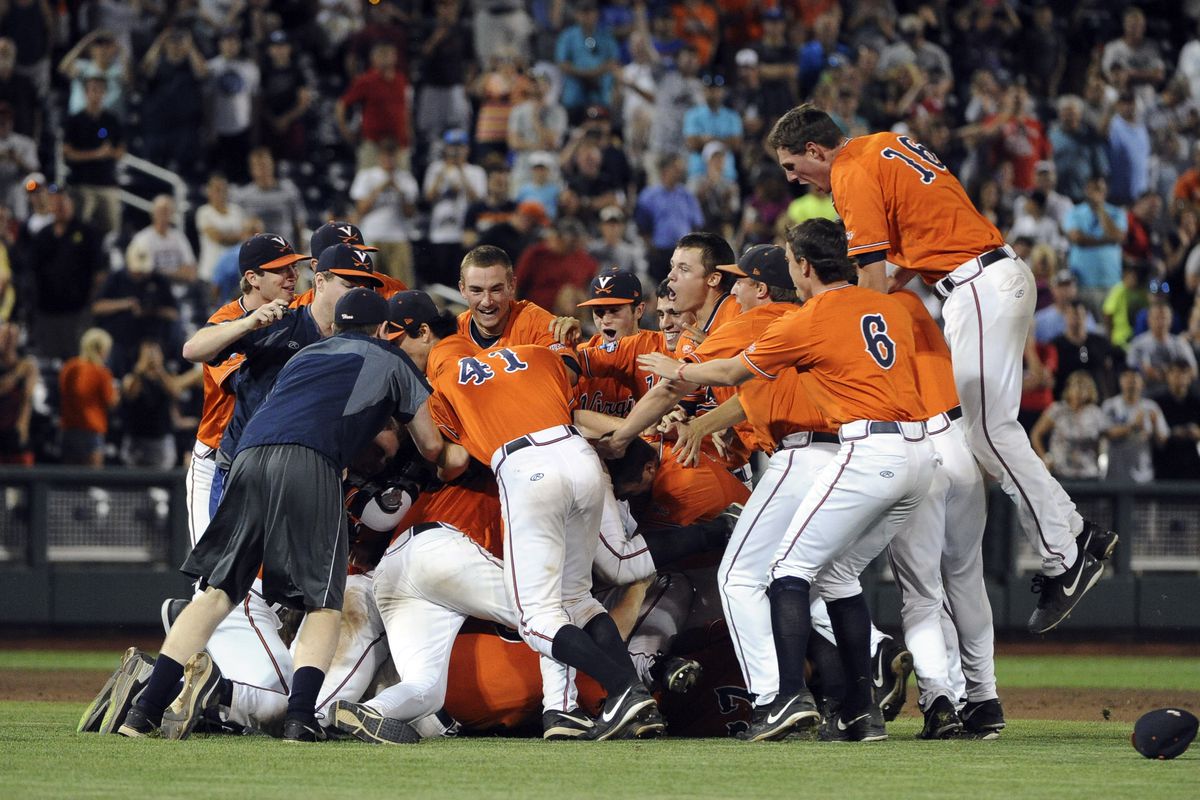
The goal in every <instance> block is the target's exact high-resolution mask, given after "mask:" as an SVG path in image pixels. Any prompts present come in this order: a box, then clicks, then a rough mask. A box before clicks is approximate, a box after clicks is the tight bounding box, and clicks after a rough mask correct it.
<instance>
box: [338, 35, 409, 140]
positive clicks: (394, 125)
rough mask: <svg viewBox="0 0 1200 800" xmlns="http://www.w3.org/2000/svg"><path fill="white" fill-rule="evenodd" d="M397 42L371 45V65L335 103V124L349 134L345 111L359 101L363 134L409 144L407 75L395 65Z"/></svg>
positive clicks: (344, 134) (365, 136) (364, 137)
mask: <svg viewBox="0 0 1200 800" xmlns="http://www.w3.org/2000/svg"><path fill="white" fill-rule="evenodd" d="M398 60H399V54H398V52H397V50H396V46H395V45H394V44H392V43H391V42H387V41H383V42H379V43H377V44H376V45H375V46H374V47H373V48H371V68H370V69H369V70H367V71H366V72H364V73H362V74H361V75H359V76H358V77H357V78H355V79H354V82H353V83H351V84H350V88H349V89H347V90H346V93H345V94H343V95H342V97H341V99H340V100H338V104H337V120H338V127H339V128H340V129H341V131H342V135H343V136H345V137H346V138H347V139H350V138H352V137H351V136H350V132H349V127H348V126H347V121H346V111H347V109H348V108H350V106H354V105H359V104H361V105H362V138H363V139H365V140H366V141H368V142H375V143H379V142H381V141H383V140H384V139H394V140H395V142H396V144H397V145H398V146H399V147H400V148H401V149H405V150H406V149H408V146H409V135H408V132H409V114H408V99H407V93H408V78H406V77H405V76H404V74H403V73H402V72H400V71H399V70H398V69H397V68H396V65H397V62H398Z"/></svg>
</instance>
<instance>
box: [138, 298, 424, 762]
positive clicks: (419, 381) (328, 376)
mask: <svg viewBox="0 0 1200 800" xmlns="http://www.w3.org/2000/svg"><path fill="white" fill-rule="evenodd" d="M386 318H387V304H386V302H385V301H384V300H383V298H381V297H379V295H377V294H376V293H375V292H374V291H372V290H370V289H365V288H360V289H357V290H354V291H350V292H347V293H346V295H345V296H344V297H342V298H341V299H340V300H339V301H338V304H337V306H336V308H335V321H336V325H337V326H338V329H337V331H335V333H337V335H335V336H334V337H332V338H330V339H328V340H327V341H325V342H321V343H318V344H315V345H313V346H311V347H310V348H308V349H307V350H305V351H304V352H303V353H302V354H300V355H298V356H297V357H296V358H294V359H292V360H291V361H289V362H288V363H287V365H286V366H285V367H284V368H283V369H282V370H281V371H280V373H279V376H278V379H277V381H276V384H275V386H274V388H273V389H272V391H271V393H270V394H269V395H268V397H267V398H266V399H265V400H264V401H263V403H262V405H261V407H260V408H259V409H258V410H257V411H256V412H255V414H254V416H253V417H251V419H250V421H249V422H248V423H247V425H246V428H245V430H244V432H243V434H242V436H241V438H240V441H239V444H238V449H237V451H236V452H235V454H234V455H235V458H234V463H233V468H232V469H231V471H230V474H229V487H228V491H227V492H226V494H225V496H224V497H223V498H222V501H221V504H220V506H219V507H218V509H217V513H216V515H215V516H214V517H213V520H212V522H211V524H210V526H209V531H208V532H207V534H206V535H205V537H204V538H202V539H201V541H200V544H199V545H198V546H197V547H196V548H195V549H193V551H192V554H191V555H190V556H189V557H188V560H187V561H186V562H185V563H184V566H183V571H184V572H185V573H187V574H189V575H192V576H193V577H196V578H202V579H203V580H204V583H205V586H206V588H205V591H204V593H203V594H202V595H201V596H200V597H198V598H196V599H195V600H193V601H192V603H190V604H189V605H188V607H187V608H186V609H185V610H184V611H183V613H182V614H181V615H180V617H179V619H178V620H176V622H175V624H174V625H173V626H172V628H171V632H170V633H169V634H167V639H166V641H164V642H163V646H162V650H161V652H160V654H159V656H158V658H157V660H156V661H155V664H154V671H153V673H152V674H151V676H150V680H149V681H148V683H147V685H146V689H145V690H144V691H143V692H142V694H141V695H140V696H139V698H138V700H137V702H136V703H135V705H134V706H133V707H132V708H131V709H130V710H129V713H128V714H127V715H126V718H125V721H124V723H123V724H122V725H121V728H120V730H119V732H120V733H121V734H123V735H125V736H131V737H140V736H147V735H149V734H151V733H153V732H154V731H155V729H157V728H158V727H159V725H160V724H161V721H162V719H163V715H164V711H166V710H167V705H168V703H169V702H170V701H171V698H172V696H173V695H174V694H175V691H176V687H177V684H178V681H179V680H180V678H185V681H184V688H183V691H182V693H180V694H179V696H178V697H176V698H175V701H174V702H171V707H170V712H171V713H172V715H173V716H175V717H176V718H177V719H180V720H181V723H182V724H181V726H180V729H181V730H186V729H187V727H188V722H189V721H190V720H193V719H195V718H197V717H198V715H199V714H200V713H202V712H203V710H204V709H205V708H206V707H208V706H209V705H210V704H211V695H212V693H213V692H214V690H215V687H216V685H217V683H218V681H219V672H218V671H217V670H216V669H215V667H214V665H213V664H212V660H211V658H210V657H209V656H208V655H207V654H206V653H203V652H198V651H200V650H201V648H202V647H203V646H204V644H205V642H206V641H207V639H208V637H209V636H210V635H211V633H212V632H213V630H214V629H215V628H216V627H217V624H218V623H219V622H220V620H221V619H222V618H224V617H225V616H226V615H228V614H229V612H230V611H231V610H232V608H233V606H234V604H235V603H237V602H238V601H240V600H241V599H242V598H244V597H245V596H246V594H247V592H248V591H249V589H250V586H251V584H252V583H253V582H254V579H255V573H256V572H257V570H258V568H259V565H260V564H261V565H262V572H263V578H262V586H263V595H264V599H266V600H268V601H272V602H282V603H286V604H288V605H290V606H292V607H297V608H303V609H305V610H306V611H307V614H306V619H305V624H304V625H302V626H301V629H300V632H299V634H298V641H299V645H298V647H297V650H296V655H295V659H294V661H295V670H294V672H293V676H292V686H291V692H290V693H289V697H288V712H287V716H286V717H285V720H284V726H283V736H284V739H285V740H291V741H314V740H315V739H316V738H317V737H318V736H320V735H321V733H322V731H321V728H320V726H319V724H318V723H317V721H316V717H315V713H314V708H315V705H316V700H317V693H318V691H319V689H320V687H321V683H322V681H323V680H324V673H325V670H326V669H327V668H328V666H329V661H330V658H331V657H332V655H333V647H334V645H335V643H336V640H337V630H338V623H339V616H340V609H341V605H342V591H343V588H344V585H345V574H346V566H347V539H346V518H345V512H344V510H343V508H342V491H341V478H340V475H339V471H340V470H341V469H344V468H345V467H346V466H347V465H348V464H349V462H350V459H351V457H352V455H353V454H355V453H357V452H359V451H361V450H362V448H363V447H364V446H365V445H366V444H367V443H368V442H370V441H371V439H372V438H373V437H374V436H375V434H376V433H377V432H378V431H379V430H380V429H381V428H382V426H383V422H384V420H385V419H387V417H389V416H397V417H398V418H399V419H400V420H402V421H403V422H404V423H405V424H406V425H407V428H408V431H409V433H410V434H411V435H412V437H413V440H414V441H415V442H416V444H417V446H418V447H419V448H420V450H421V452H422V454H423V455H425V456H426V457H427V458H430V459H431V460H436V459H437V458H438V457H439V456H440V455H441V450H442V439H441V437H440V435H439V434H438V432H437V430H436V428H435V427H434V426H433V423H432V420H431V418H430V416H429V411H428V408H427V405H426V402H425V401H426V400H427V398H428V396H429V391H428V388H427V385H426V384H425V382H424V380H423V378H422V377H421V376H420V374H419V373H418V371H417V370H416V369H415V367H413V365H412V363H411V362H410V361H409V360H408V357H407V356H405V355H404V354H403V353H402V352H400V351H399V350H397V349H396V348H394V347H392V346H390V345H388V344H386V343H384V342H382V341H380V340H379V339H377V338H375V336H376V335H378V334H379V333H380V332H381V331H382V325H383V323H384V321H385V320H386ZM368 375H369V376H371V380H369V381H367V380H364V379H363V377H364V376H368ZM185 663H186V666H187V669H186V673H187V674H186V676H185Z"/></svg>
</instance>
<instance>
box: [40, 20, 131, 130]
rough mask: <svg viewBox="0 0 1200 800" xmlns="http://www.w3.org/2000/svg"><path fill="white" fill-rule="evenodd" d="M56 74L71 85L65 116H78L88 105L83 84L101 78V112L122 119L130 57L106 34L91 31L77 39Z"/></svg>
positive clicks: (102, 31) (109, 34)
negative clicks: (103, 88) (104, 88)
mask: <svg viewBox="0 0 1200 800" xmlns="http://www.w3.org/2000/svg"><path fill="white" fill-rule="evenodd" d="M85 52H86V53H87V57H86V58H85V57H84V53H85ZM58 74H59V75H61V76H63V77H64V78H66V79H67V80H69V81H70V82H71V95H70V97H69V99H68V100H67V113H68V114H78V113H79V112H80V111H83V107H84V106H86V105H87V97H86V92H85V90H84V85H83V84H84V81H85V80H87V79H88V78H103V79H104V80H105V82H106V83H107V86H108V91H107V92H106V93H105V95H104V110H105V111H111V112H112V113H114V114H116V115H117V116H118V117H120V118H122V119H124V118H125V95H126V92H127V91H128V87H129V81H130V79H131V77H132V76H131V74H130V68H129V53H128V52H126V50H125V48H124V47H122V46H121V44H120V43H119V42H118V41H117V40H116V38H115V37H114V36H113V35H112V33H110V32H109V31H106V30H103V29H100V30H94V31H92V32H90V33H88V34H86V35H85V36H84V37H83V38H82V39H80V40H79V41H78V42H77V43H76V44H75V46H74V47H72V48H71V49H70V50H68V51H67V54H66V55H64V56H63V57H62V60H61V61H59V62H58Z"/></svg>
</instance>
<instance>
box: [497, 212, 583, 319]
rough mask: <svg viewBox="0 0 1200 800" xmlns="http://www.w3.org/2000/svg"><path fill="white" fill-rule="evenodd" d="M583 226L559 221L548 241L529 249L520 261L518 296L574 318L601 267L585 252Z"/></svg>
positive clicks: (518, 265) (576, 221) (568, 219)
mask: <svg viewBox="0 0 1200 800" xmlns="http://www.w3.org/2000/svg"><path fill="white" fill-rule="evenodd" d="M585 241H586V236H585V232H584V229H583V225H582V224H580V222H579V221H578V220H575V219H571V218H570V217H567V218H564V219H560V220H559V221H558V222H557V224H556V225H555V226H554V229H553V230H552V231H551V233H550V235H549V236H548V237H547V238H546V240H545V241H542V242H538V243H537V244H535V245H533V246H532V247H529V248H527V249H526V250H525V252H524V253H522V254H521V258H520V260H519V261H517V273H516V279H517V296H518V297H520V298H521V299H522V300H529V301H531V302H533V303H536V304H537V305H539V306H541V307H542V308H544V309H546V310H548V311H552V312H554V313H555V314H559V315H569V316H574V315H575V313H576V308H575V307H576V305H577V304H579V303H582V302H583V301H584V300H586V299H587V286H588V284H589V283H590V282H591V280H592V278H594V277H596V273H597V272H599V271H600V265H599V263H597V261H596V259H594V258H592V257H591V256H590V255H588V253H587V251H586V250H584V249H583V245H584V242H585Z"/></svg>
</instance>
